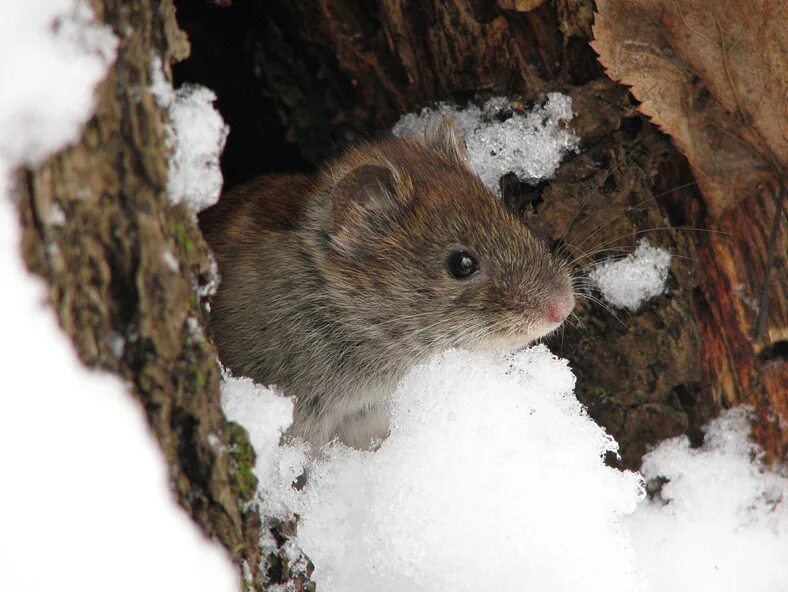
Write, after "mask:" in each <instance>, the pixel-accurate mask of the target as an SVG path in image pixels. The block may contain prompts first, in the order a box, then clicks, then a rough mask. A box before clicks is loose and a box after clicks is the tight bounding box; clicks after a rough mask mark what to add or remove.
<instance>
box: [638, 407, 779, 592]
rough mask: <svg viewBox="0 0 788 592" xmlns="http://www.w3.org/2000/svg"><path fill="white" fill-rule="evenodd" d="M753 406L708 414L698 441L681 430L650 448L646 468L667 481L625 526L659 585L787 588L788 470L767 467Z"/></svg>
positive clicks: (676, 590) (668, 590)
mask: <svg viewBox="0 0 788 592" xmlns="http://www.w3.org/2000/svg"><path fill="white" fill-rule="evenodd" d="M748 414H749V411H748V409H747V408H744V407H740V408H736V409H733V410H730V411H728V412H727V413H725V414H724V415H722V416H721V417H720V418H718V419H716V420H715V421H713V422H711V423H710V424H709V426H708V427H707V429H706V438H705V440H704V444H703V446H702V447H701V448H699V449H693V448H690V446H689V442H688V440H687V438H686V437H681V438H675V439H672V440H668V441H666V442H663V443H662V444H661V445H660V446H659V447H658V448H657V449H656V450H654V451H653V452H651V453H649V454H647V455H646V457H645V460H644V463H643V468H642V473H643V476H644V477H645V478H646V479H654V478H655V477H658V476H661V477H664V478H667V479H669V480H670V481H669V482H668V483H667V484H666V485H664V486H663V488H662V491H661V495H660V496H659V498H657V499H655V500H653V501H646V502H644V503H643V504H642V505H641V506H640V507H639V508H638V510H637V512H635V514H634V515H632V516H629V517H627V526H628V528H629V531H630V532H631V540H632V542H633V544H634V546H635V549H636V550H637V553H638V564H639V566H640V569H641V571H642V573H643V574H644V575H646V576H647V578H648V580H649V581H650V582H651V583H652V586H653V588H652V589H653V590H654V591H655V592H684V591H687V592H689V591H694V590H714V591H715V592H725V591H730V592H738V591H740V590H748V591H752V592H770V591H773V590H788V473H786V471H785V467H783V473H782V474H780V473H779V472H778V471H768V470H765V469H764V467H763V465H762V463H761V458H760V456H761V454H760V451H759V449H758V448H757V447H756V446H755V445H754V444H752V442H750V440H749V439H748V435H749V431H750V421H749V417H748ZM751 459H752V460H751Z"/></svg>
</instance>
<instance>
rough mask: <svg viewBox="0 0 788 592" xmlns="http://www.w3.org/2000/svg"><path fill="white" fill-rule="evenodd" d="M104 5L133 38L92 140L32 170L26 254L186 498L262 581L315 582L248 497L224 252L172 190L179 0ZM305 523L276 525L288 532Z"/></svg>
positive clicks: (100, 11)
mask: <svg viewBox="0 0 788 592" xmlns="http://www.w3.org/2000/svg"><path fill="white" fill-rule="evenodd" d="M93 6H94V9H95V11H96V14H97V17H98V18H99V19H100V20H103V21H104V22H106V23H107V24H109V25H110V26H111V27H112V29H113V30H114V32H115V34H116V35H117V36H118V38H119V39H120V47H119V51H118V59H117V62H116V64H115V66H114V67H113V69H112V70H111V72H110V73H109V75H108V77H107V79H106V80H105V82H104V83H103V84H102V85H101V86H100V88H99V89H98V91H97V108H96V113H95V116H94V117H93V118H92V120H91V121H90V122H89V123H88V125H87V126H86V128H85V130H84V133H83V136H82V140H81V141H80V143H79V144H78V145H76V146H74V147H72V148H69V149H67V150H64V151H63V152H61V153H59V154H57V155H55V156H53V157H52V158H50V159H49V160H48V161H47V162H46V163H45V164H43V165H42V166H40V167H39V168H37V169H35V170H26V171H20V173H19V176H18V191H19V193H20V197H21V199H20V204H19V206H20V210H21V212H20V213H21V219H22V224H23V227H24V234H23V253H24V256H25V258H26V260H27V263H28V265H29V267H30V268H31V269H32V270H33V271H34V272H36V273H38V274H39V275H41V276H43V277H44V278H45V280H46V281H47V282H48V284H49V297H50V300H51V303H52V306H53V307H54V308H55V310H56V311H57V313H58V316H59V320H60V323H61V325H62V327H63V329H64V330H65V331H66V332H67V333H68V334H69V335H70V336H71V337H72V339H73V340H74V343H75V345H76V348H77V351H78V353H79V355H80V357H81V359H82V360H83V361H84V362H85V363H86V364H87V365H89V366H93V367H97V368H102V369H105V370H109V371H112V372H115V373H117V374H119V375H121V376H122V377H123V378H125V379H126V380H127V381H128V382H129V384H130V385H132V386H133V391H134V393H135V394H136V396H137V397H138V398H139V400H140V402H141V403H142V404H143V406H144V408H145V410H146V413H147V417H148V420H149V422H150V424H151V426H152V428H153V430H154V432H155V434H156V437H157V438H158V440H159V443H160V445H161V448H162V451H163V453H164V456H165V458H166V459H167V462H168V464H169V467H170V476H171V480H172V486H173V490H174V491H175V494H176V496H177V498H178V501H179V502H180V504H181V505H182V506H183V507H184V508H185V509H186V510H187V511H188V512H189V513H190V515H191V516H192V518H193V519H194V520H195V521H196V522H197V523H198V524H199V525H200V526H201V527H202V528H203V530H204V531H205V532H206V533H207V534H208V535H209V536H211V537H214V538H216V539H217V540H219V541H220V542H221V543H222V544H223V545H224V546H225V547H226V548H227V549H228V550H229V551H230V553H231V554H232V556H233V558H234V559H235V561H236V562H237V563H238V564H239V565H241V564H243V565H245V568H244V570H245V571H247V573H248V574H249V575H250V576H251V578H252V579H253V581H254V582H258V583H260V582H263V581H265V580H266V579H269V578H268V576H267V575H266V574H265V573H264V572H265V571H266V570H269V569H270V570H272V575H273V577H274V579H278V580H282V579H283V578H285V579H292V581H293V583H294V584H295V585H296V589H297V590H303V589H308V588H309V587H310V585H309V584H308V582H307V578H306V576H305V575H302V574H298V573H293V574H290V573H289V570H288V565H287V558H286V555H285V554H284V552H282V553H281V555H278V556H272V557H269V558H261V557H260V554H261V552H260V529H261V524H260V517H259V516H258V515H257V512H256V510H255V509H254V506H251V505H249V504H248V503H247V502H248V501H249V500H251V499H252V497H253V495H254V494H255V488H256V481H255V478H254V476H253V474H252V472H251V470H252V467H253V465H254V453H253V452H252V451H251V448H250V446H249V444H248V441H247V438H246V432H245V431H244V430H243V429H242V428H240V426H237V425H235V424H231V423H228V422H226V421H225V419H224V416H223V414H222V411H221V407H220V404H219V381H220V374H219V366H218V364H217V357H216V348H215V346H214V345H213V343H212V342H211V341H210V340H207V339H205V338H204V337H203V336H204V335H208V333H207V325H206V323H205V320H206V316H205V306H204V305H205V302H204V301H203V299H202V298H201V296H200V294H201V293H204V290H202V288H204V287H205V286H206V285H207V284H208V283H209V282H210V281H211V280H212V279H213V274H212V271H211V255H210V252H209V249H208V246H207V245H206V243H205V241H204V240H203V238H202V235H201V233H200V230H199V227H198V226H197V223H196V220H195V217H194V215H193V213H192V212H190V211H189V210H187V209H186V208H185V207H184V206H177V207H171V206H170V205H169V202H168V196H167V190H166V187H167V157H168V153H167V148H166V141H165V130H164V124H165V122H166V120H167V114H166V112H165V111H164V110H162V108H161V107H160V106H159V105H157V103H156V101H155V100H154V97H153V95H152V94H151V92H150V88H149V87H150V85H151V64H152V60H153V58H154V57H156V56H158V57H159V58H161V61H162V63H163V64H165V70H166V71H167V72H168V73H169V70H170V67H169V64H170V63H171V62H173V61H177V60H180V59H183V58H184V57H186V56H187V55H188V54H189V42H188V40H187V38H186V36H185V35H184V33H183V32H182V31H181V30H180V29H179V28H178V25H177V23H176V20H175V10H174V7H173V5H172V3H171V2H170V1H169V0H164V1H163V2H153V1H151V0H134V1H124V2H121V1H113V0H106V1H104V2H102V1H100V0H96V1H94V2H93ZM55 204H57V206H59V207H60V208H61V209H62V210H63V212H65V213H66V217H65V218H66V221H65V223H64V224H62V225H61V224H60V221H57V222H55V221H53V220H52V219H50V216H49V212H50V211H52V207H53V205H55ZM165 251H170V252H171V253H173V254H174V255H175V257H176V258H177V260H178V263H179V266H180V273H174V272H173V271H172V270H171V269H170V267H169V266H168V265H167V263H165V261H164V259H163V258H162V253H164V252H165ZM192 319H194V320H196V322H197V326H198V327H199V328H198V329H196V330H195V329H194V328H193V326H190V323H191V324H192V325H193V323H194V321H193V320H192ZM121 338H122V340H123V341H125V347H124V348H123V349H122V351H119V349H118V347H117V344H118V343H121V342H122V341H121ZM291 528H292V525H287V524H285V525H276V526H275V528H274V535H275V538H276V540H277V541H279V542H280V543H283V542H284V541H285V540H286V538H287V537H286V532H287V531H288V529H291ZM280 531H282V532H284V533H285V534H282V532H280ZM261 559H265V560H262V561H261ZM279 572H282V573H283V574H284V576H282V575H281V574H280V573H279ZM239 573H240V571H239Z"/></svg>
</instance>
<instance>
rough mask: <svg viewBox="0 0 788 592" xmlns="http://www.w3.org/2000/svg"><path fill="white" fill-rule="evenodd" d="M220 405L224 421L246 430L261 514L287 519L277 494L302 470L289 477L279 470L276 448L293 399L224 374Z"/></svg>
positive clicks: (290, 414)
mask: <svg viewBox="0 0 788 592" xmlns="http://www.w3.org/2000/svg"><path fill="white" fill-rule="evenodd" d="M221 403H222V411H223V412H224V415H225V417H226V418H227V419H229V420H230V421H234V422H236V423H238V424H240V425H242V426H243V427H244V428H245V429H246V431H247V432H248V434H249V443H250V444H251V445H252V448H254V450H255V454H256V456H257V458H256V460H255V466H254V475H255V477H257V481H258V483H260V486H261V488H263V489H262V490H261V492H260V493H261V495H260V496H259V498H260V499H259V500H258V501H259V502H260V504H259V505H260V510H261V512H262V513H263V514H264V515H266V516H275V517H280V518H287V517H288V516H289V511H288V509H287V508H286V507H285V506H284V504H283V502H282V499H281V496H280V495H279V493H280V492H282V491H286V490H287V489H289V488H290V485H291V484H292V483H293V481H295V479H296V478H297V477H298V476H299V475H300V473H301V468H300V466H299V467H298V468H297V469H296V470H294V471H293V472H292V473H290V472H287V471H281V470H280V455H282V454H283V453H284V451H283V450H282V449H280V448H279V440H280V439H281V437H282V434H283V433H284V432H285V430H287V428H288V427H290V424H291V423H293V399H291V398H290V397H284V396H282V395H281V394H279V392H277V391H276V390H275V389H272V388H268V387H265V386H262V385H259V384H256V383H255V382H254V381H252V379H251V378H244V377H240V378H236V377H234V376H232V375H231V374H230V372H228V371H227V370H224V371H223V376H222V392H221ZM298 464H301V463H298Z"/></svg>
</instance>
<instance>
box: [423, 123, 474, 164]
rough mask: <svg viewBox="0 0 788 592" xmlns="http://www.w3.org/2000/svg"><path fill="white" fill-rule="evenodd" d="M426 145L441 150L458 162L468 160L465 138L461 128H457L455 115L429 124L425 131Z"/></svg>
mask: <svg viewBox="0 0 788 592" xmlns="http://www.w3.org/2000/svg"><path fill="white" fill-rule="evenodd" d="M424 146H425V147H426V148H429V149H430V150H435V151H436V152H440V153H441V154H443V155H444V156H445V157H447V158H448V159H449V160H451V161H452V162H455V163H457V164H462V165H464V164H467V162H468V150H467V148H466V147H465V140H463V139H462V135H461V134H460V130H459V129H457V120H456V119H454V118H453V117H449V118H447V119H444V120H442V121H440V122H435V123H432V124H431V125H429V126H428V127H427V130H426V131H425V132H424Z"/></svg>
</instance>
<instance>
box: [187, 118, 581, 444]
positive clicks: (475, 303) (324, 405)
mask: <svg viewBox="0 0 788 592" xmlns="http://www.w3.org/2000/svg"><path fill="white" fill-rule="evenodd" d="M466 156H467V155H466V152H465V146H464V143H463V141H462V140H461V138H459V136H458V133H457V130H456V127H455V125H454V122H453V121H452V120H447V121H444V122H443V123H442V124H441V125H440V126H437V127H433V129H432V130H430V131H429V132H428V133H427V134H426V136H425V137H424V138H423V139H420V140H418V141H417V140H410V139H388V140H383V141H379V142H375V143H368V144H364V145H361V146H359V147H357V148H355V149H352V150H350V151H349V152H347V153H346V154H345V155H344V156H342V157H340V158H338V159H337V160H336V161H334V162H332V163H331V164H329V165H327V166H325V167H324V169H323V170H321V171H319V172H318V174H316V175H315V176H312V177H309V176H266V177H262V178H260V179H257V180H255V181H253V182H251V183H249V184H247V185H243V186H241V187H239V188H237V189H234V190H231V191H229V192H227V193H226V194H225V195H224V196H223V197H222V198H221V200H220V201H219V203H218V204H217V205H216V206H214V207H212V208H210V209H209V210H206V211H205V212H203V214H202V215H201V216H200V224H201V226H202V229H203V231H204V233H205V236H206V238H207V241H208V243H209V244H210V246H211V247H212V248H213V251H214V253H215V255H216V259H217V262H218V266H219V273H220V276H221V283H220V286H219V289H218V292H217V293H216V295H215V298H214V301H213V303H212V313H211V325H212V328H213V332H214V334H215V337H216V342H217V344H218V348H219V354H220V358H221V360H222V361H223V363H224V364H225V365H226V366H228V367H229V368H230V369H231V370H232V371H233V372H234V373H235V374H238V375H244V376H249V377H251V378H252V379H254V380H255V381H257V382H259V383H263V384H276V385H278V386H279V387H281V388H282V389H283V390H284V392H285V394H288V395H292V396H294V397H295V398H296V403H295V411H294V421H293V424H292V426H291V427H290V430H289V434H290V435H291V436H298V437H302V438H304V439H306V440H307V441H309V442H311V443H313V444H314V445H316V446H320V445H323V444H325V443H327V442H329V441H331V440H332V439H334V438H335V437H338V438H339V440H341V441H342V442H344V443H345V444H347V445H349V446H353V447H356V448H367V447H369V446H370V445H371V444H372V443H373V442H376V441H378V440H379V439H381V438H384V437H385V436H386V435H387V432H388V410H387V403H386V401H387V397H388V395H389V394H390V393H391V392H392V391H393V389H394V387H395V386H396V384H397V382H398V381H399V379H400V378H401V377H402V376H403V375H404V374H405V373H406V372H407V371H408V369H409V368H411V367H412V366H413V365H415V364H417V363H419V362H422V361H424V360H426V359H428V358H429V357H431V356H432V355H434V354H436V353H437V352H439V351H441V350H444V349H447V348H452V347H464V348H515V347H517V346H521V345H525V344H527V343H529V342H531V341H533V340H535V339H537V338H539V337H541V336H543V335H546V334H547V333H550V332H551V331H553V330H555V329H556V328H557V327H558V326H559V325H560V324H561V322H562V321H563V320H564V319H565V318H566V317H567V315H569V313H570V312H571V311H572V309H573V307H574V297H573V291H572V281H571V278H570V274H569V270H568V267H567V265H566V264H565V263H564V262H562V261H561V260H559V259H558V258H556V257H554V256H553V255H551V253H550V252H549V250H548V249H547V248H546V246H545V245H544V244H543V243H542V242H540V241H539V240H537V239H536V238H535V237H534V236H533V235H532V234H531V232H529V230H528V229H527V228H526V226H525V225H524V224H523V223H522V222H520V221H519V220H517V219H516V218H515V217H514V216H513V215H512V214H511V213H509V211H508V210H506V209H505V207H504V206H503V205H502V204H501V202H500V201H499V200H498V199H497V198H496V197H495V196H494V195H492V193H491V192H490V191H489V190H488V189H487V188H486V187H485V186H484V184H483V183H482V182H481V180H480V179H479V178H478V177H477V176H476V175H475V174H474V173H473V172H472V171H471V170H470V169H469V168H468V165H467V162H466Z"/></svg>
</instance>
